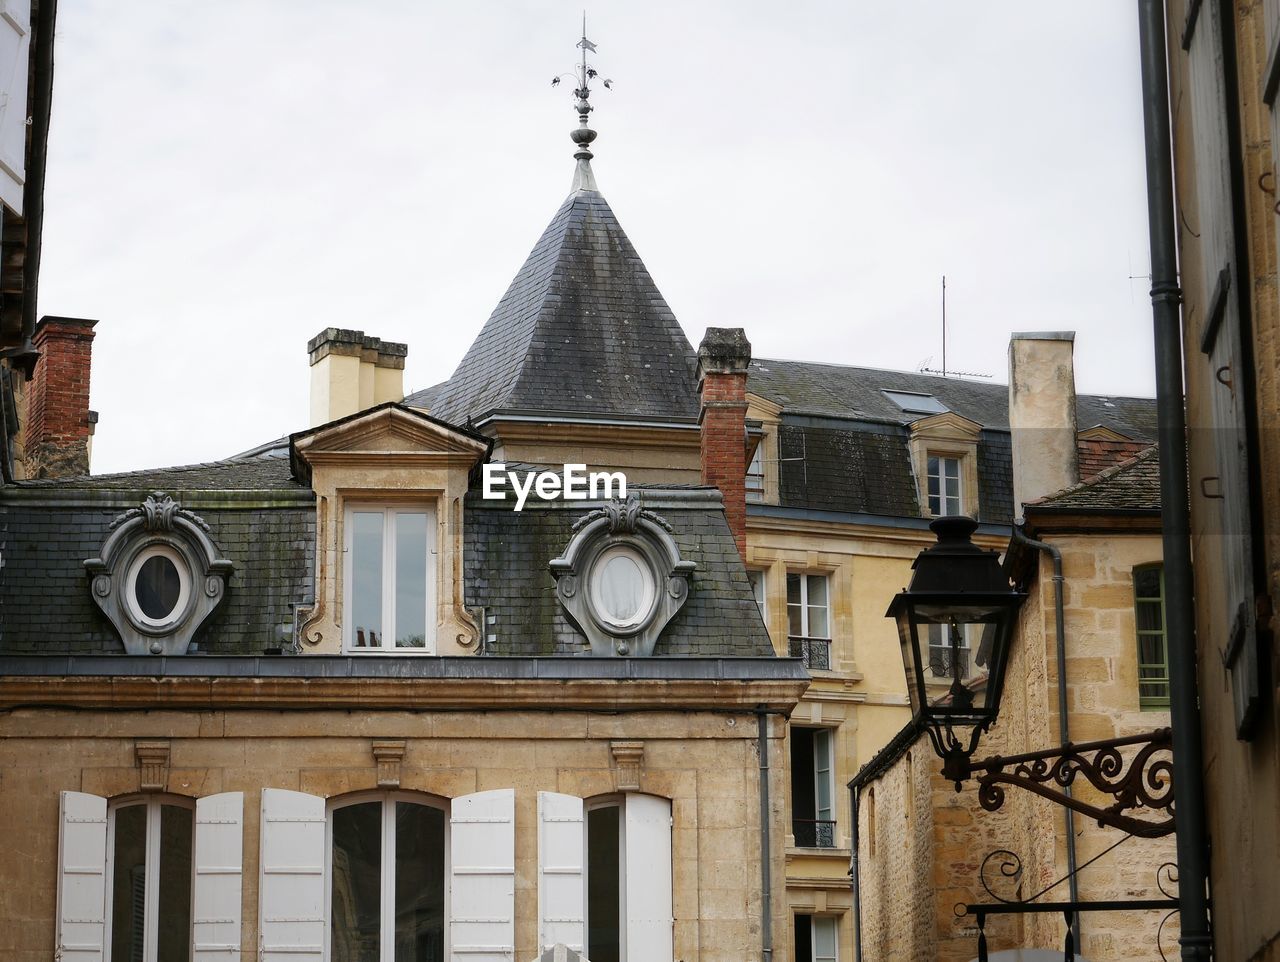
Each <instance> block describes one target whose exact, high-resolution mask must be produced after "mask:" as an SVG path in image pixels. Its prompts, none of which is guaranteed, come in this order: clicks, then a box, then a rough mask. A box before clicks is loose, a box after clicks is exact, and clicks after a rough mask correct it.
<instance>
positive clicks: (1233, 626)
mask: <svg viewBox="0 0 1280 962" xmlns="http://www.w3.org/2000/svg"><path fill="white" fill-rule="evenodd" d="M1222 17H1223V5H1222V4H1220V3H1211V2H1206V3H1203V4H1202V5H1201V8H1200V11H1199V15H1198V16H1197V18H1196V21H1195V26H1194V31H1193V32H1192V33H1191V35H1190V36H1189V37H1188V54H1189V69H1190V74H1191V97H1190V101H1191V123H1192V128H1193V130H1194V134H1195V136H1194V144H1195V165H1196V169H1195V173H1196V196H1197V203H1198V208H1199V211H1198V213H1199V217H1198V229H1199V235H1200V239H1199V245H1200V262H1201V265H1202V271H1203V276H1202V278H1201V288H1202V290H1203V291H1205V292H1206V293H1209V292H1211V293H1210V294H1209V299H1208V302H1207V303H1203V304H1198V305H1194V307H1193V310H1195V311H1197V312H1198V317H1199V321H1200V328H1199V329H1200V349H1201V353H1202V355H1204V357H1203V358H1202V359H1201V363H1206V364H1207V368H1208V369H1207V371H1206V372H1205V373H1206V376H1205V377H1203V378H1202V382H1203V383H1204V384H1205V390H1207V391H1208V392H1209V393H1210V396H1209V401H1210V423H1209V424H1208V425H1207V427H1208V429H1209V430H1210V431H1211V432H1212V438H1213V445H1212V447H1213V451H1214V454H1215V461H1216V463H1214V464H1212V465H1206V464H1200V465H1195V468H1196V476H1193V477H1192V478H1191V485H1192V491H1193V497H1195V498H1196V500H1197V505H1196V506H1197V508H1198V509H1199V510H1200V511H1202V512H1204V514H1205V515H1206V518H1209V519H1213V520H1209V521H1208V523H1201V525H1200V529H1201V532H1202V542H1201V543H1202V545H1203V547H1204V549H1205V557H1204V559H1203V561H1201V562H1200V563H1201V564H1204V563H1205V562H1206V561H1207V562H1211V563H1215V562H1216V563H1218V564H1220V565H1221V577H1222V580H1223V584H1224V588H1225V594H1224V601H1225V602H1226V608H1225V610H1224V611H1220V612H1217V615H1216V617H1217V621H1216V623H1213V624H1207V625H1205V624H1203V623H1202V627H1203V628H1204V629H1205V630H1206V631H1207V632H1208V635H1209V637H1207V638H1205V639H1202V643H1205V644H1208V645H1210V646H1211V648H1212V650H1217V651H1218V652H1219V653H1220V654H1221V657H1222V661H1223V664H1224V665H1225V666H1226V668H1227V671H1228V672H1229V673H1230V676H1231V690H1232V697H1233V700H1234V702H1235V716H1236V734H1237V735H1238V737H1240V738H1248V737H1250V736H1251V735H1252V731H1253V727H1254V724H1255V722H1256V718H1257V713H1258V712H1257V709H1258V704H1259V697H1260V692H1259V683H1258V633H1257V625H1256V615H1255V609H1254V586H1253V543H1252V542H1253V539H1252V534H1251V531H1252V519H1251V517H1250V500H1249V495H1250V492H1249V454H1248V446H1247V445H1248V428H1247V420H1246V407H1247V405H1248V403H1249V399H1248V398H1247V397H1246V396H1245V395H1246V391H1247V385H1248V383H1249V377H1250V372H1249V371H1248V367H1247V364H1246V363H1245V357H1246V355H1245V352H1244V344H1243V340H1242V328H1241V304H1242V302H1243V301H1244V300H1245V299H1247V298H1248V297H1249V295H1250V292H1249V285H1248V284H1247V283H1245V284H1242V283H1241V278H1240V274H1239V270H1238V267H1239V264H1238V253H1239V252H1238V250H1237V238H1236V225H1235V222H1234V210H1235V208H1234V205H1233V190H1232V183H1231V142H1230V137H1229V131H1228V128H1227V111H1228V109H1229V107H1231V105H1230V104H1229V103H1228V86H1227V81H1226V72H1225V67H1224V60H1223V49H1224V42H1225V39H1226V35H1225V32H1224V31H1225V25H1224V23H1223V19H1222ZM1193 316H1195V315H1193ZM1188 363H1194V362H1193V360H1192V359H1191V358H1189V359H1188ZM1215 514H1216V518H1214V515H1215ZM1215 541H1216V542H1217V545H1216V546H1215V545H1214V542H1215ZM1215 548H1216V550H1215ZM1215 555H1216V556H1217V557H1215Z"/></svg>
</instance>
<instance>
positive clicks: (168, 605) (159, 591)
mask: <svg viewBox="0 0 1280 962" xmlns="http://www.w3.org/2000/svg"><path fill="white" fill-rule="evenodd" d="M133 590H134V596H135V597H136V598H137V601H138V607H139V608H141V609H142V613H143V614H144V615H146V616H147V617H148V618H152V619H155V620H156V621H160V620H161V619H163V618H168V617H169V615H170V614H172V613H173V609H174V608H176V607H177V606H178V598H179V596H180V595H181V593H182V582H181V580H180V579H179V577H178V568H177V566H176V565H174V563H173V561H172V560H171V559H169V558H167V557H165V556H164V555H161V554H157V555H152V556H151V557H150V558H148V559H147V560H146V561H144V562H142V567H141V568H139V569H138V580H137V582H136V583H135V584H134V589H133Z"/></svg>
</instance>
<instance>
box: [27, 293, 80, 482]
mask: <svg viewBox="0 0 1280 962" xmlns="http://www.w3.org/2000/svg"><path fill="white" fill-rule="evenodd" d="M97 323H98V322H97V321H90V320H85V319H84V318H79V317H55V316H52V315H50V316H45V317H42V318H41V319H40V323H39V324H37V325H36V331H35V337H34V338H33V343H34V344H35V347H36V350H38V351H39V352H40V359H39V361H37V362H36V366H35V371H34V373H33V374H32V376H31V386H30V390H29V391H28V393H27V417H26V425H25V426H24V429H23V454H24V458H25V461H26V476H27V477H29V478H73V477H78V476H80V475H85V474H88V473H89V445H90V437H91V436H92V435H93V427H94V424H95V423H96V421H97V417H96V415H94V413H93V412H91V411H90V410H89V368H90V363H91V361H92V357H93V338H94V332H93V328H94V326H95V325H96V324H97Z"/></svg>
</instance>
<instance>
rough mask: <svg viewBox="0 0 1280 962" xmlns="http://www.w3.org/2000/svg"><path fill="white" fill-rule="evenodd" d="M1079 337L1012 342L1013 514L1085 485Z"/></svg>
mask: <svg viewBox="0 0 1280 962" xmlns="http://www.w3.org/2000/svg"><path fill="white" fill-rule="evenodd" d="M1075 339H1076V335H1075V332H1074V331H1043V332H1032V333H1026V334H1014V335H1013V336H1012V337H1011V338H1010V339H1009V433H1010V439H1011V441H1012V444H1013V513H1014V516H1015V517H1022V506H1023V505H1024V504H1026V503H1027V502H1028V501H1035V500H1036V499H1037V498H1043V497H1044V496H1045V495H1049V494H1053V493H1054V492H1055V491H1061V490H1062V489H1063V488H1067V487H1070V486H1071V485H1073V484H1075V483H1076V482H1077V481H1079V480H1080V466H1079V461H1078V459H1077V453H1076V379H1075V367H1074V361H1073V358H1072V353H1073V351H1074V348H1075Z"/></svg>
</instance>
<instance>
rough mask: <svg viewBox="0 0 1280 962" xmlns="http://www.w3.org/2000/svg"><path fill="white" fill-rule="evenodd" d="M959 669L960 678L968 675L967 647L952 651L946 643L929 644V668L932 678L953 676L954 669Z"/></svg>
mask: <svg viewBox="0 0 1280 962" xmlns="http://www.w3.org/2000/svg"><path fill="white" fill-rule="evenodd" d="M956 667H958V668H959V669H960V677H961V678H962V679H964V678H968V677H969V649H968V648H958V649H955V650H954V651H953V650H952V649H951V648H950V647H948V646H946V645H930V646H929V670H930V671H931V672H932V673H933V677H934V678H954V677H955V674H954V669H955V668H956Z"/></svg>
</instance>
